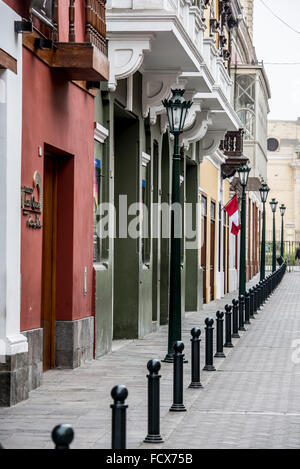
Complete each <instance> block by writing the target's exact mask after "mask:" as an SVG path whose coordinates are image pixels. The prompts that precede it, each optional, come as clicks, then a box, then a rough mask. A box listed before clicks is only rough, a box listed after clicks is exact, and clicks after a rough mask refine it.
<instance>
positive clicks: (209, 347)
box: [203, 318, 216, 371]
mask: <svg viewBox="0 0 300 469" xmlns="http://www.w3.org/2000/svg"><path fill="white" fill-rule="evenodd" d="M213 324H214V320H213V319H212V318H206V319H205V325H206V327H205V367H204V368H203V370H205V371H216V369H215V367H214V357H213V333H214V328H213Z"/></svg>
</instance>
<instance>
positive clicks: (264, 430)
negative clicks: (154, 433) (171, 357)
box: [0, 273, 300, 449]
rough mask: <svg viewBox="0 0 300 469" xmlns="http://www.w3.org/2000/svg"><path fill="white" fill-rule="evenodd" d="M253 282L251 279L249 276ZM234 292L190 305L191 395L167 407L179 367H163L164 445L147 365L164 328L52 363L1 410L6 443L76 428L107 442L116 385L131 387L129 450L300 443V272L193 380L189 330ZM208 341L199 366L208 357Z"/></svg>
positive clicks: (32, 444) (158, 351)
mask: <svg viewBox="0 0 300 469" xmlns="http://www.w3.org/2000/svg"><path fill="white" fill-rule="evenodd" d="M252 283H253V282H252ZM234 297H236V293H232V294H229V295H226V297H225V298H223V299H222V300H217V301H214V302H212V303H210V304H208V305H205V306H204V309H203V311H200V312H196V313H187V314H186V317H185V319H184V321H183V328H182V329H183V334H182V337H183V341H184V343H185V344H186V349H185V353H186V358H187V359H188V361H189V363H188V364H186V365H185V366H184V385H185V392H184V400H185V405H186V407H187V409H188V412H186V413H182V414H175V413H171V412H169V408H170V405H171V403H172V380H173V374H172V372H173V367H172V365H168V364H165V363H162V368H161V374H162V379H161V433H162V435H163V437H164V440H165V443H164V444H160V445H153V446H151V445H146V444H144V443H143V439H144V438H145V436H146V433H147V407H146V406H147V379H146V374H147V369H146V364H147V361H148V360H149V359H152V358H158V359H162V358H164V356H165V354H166V344H167V327H166V326H163V327H161V328H160V329H159V331H157V332H154V333H152V334H150V335H148V336H147V337H145V338H144V339H141V340H130V341H128V340H126V341H117V342H116V344H114V346H113V352H112V353H110V354H108V355H106V356H103V357H101V358H100V359H98V360H96V361H90V362H87V363H85V364H84V365H83V366H82V367H81V368H78V369H75V370H51V371H49V372H47V373H45V374H44V377H43V385H42V386H41V387H40V388H38V389H36V390H34V391H32V392H31V393H30V397H29V399H28V400H27V401H24V402H21V403H20V404H18V405H16V406H14V407H11V408H3V409H0V441H2V443H3V445H4V446H5V447H7V448H52V447H53V444H52V442H51V440H50V433H51V430H52V428H53V427H54V426H55V425H57V424H59V423H69V424H71V425H72V426H73V427H74V429H75V439H74V442H73V444H72V448H86V449H96V448H97V449H98V448H110V444H111V409H110V404H111V397H110V391H111V389H112V387H113V386H114V385H116V384H125V385H126V386H127V387H128V390H129V396H128V400H127V404H128V405H129V408H128V425H127V427H128V431H127V433H128V437H127V442H128V448H151V447H152V448H155V449H160V448H161V449H163V448H170V449H177V448H178V449H181V448H187V449H190V448H300V364H295V363H293V360H292V354H293V352H294V351H295V349H293V348H292V344H293V341H294V340H297V339H299V340H300V273H291V274H287V275H286V276H285V278H284V280H283V282H282V284H281V285H280V287H279V288H278V289H277V290H276V292H275V293H274V294H273V295H272V297H271V298H270V300H269V301H268V303H267V304H266V306H265V307H264V308H263V310H262V311H261V312H260V313H259V314H258V315H257V316H256V319H255V320H252V323H251V325H250V326H247V328H248V330H247V332H245V333H242V334H241V339H239V340H233V343H234V345H235V347H234V348H233V349H230V350H226V351H225V353H226V355H227V357H226V359H216V360H215V366H216V368H217V371H216V372H213V373H212V372H205V371H202V372H201V381H202V384H203V385H204V388H203V389H200V390H193V389H187V386H188V385H189V383H190V366H191V365H190V330H191V329H192V327H195V326H198V327H200V328H201V330H202V338H204V320H205V318H206V317H207V316H212V317H215V313H216V311H217V310H219V309H220V310H222V309H223V310H224V306H225V305H226V304H227V303H230V302H231V301H232V299H233V298H234ZM204 345H205V344H204V340H202V342H201V366H202V367H203V365H204Z"/></svg>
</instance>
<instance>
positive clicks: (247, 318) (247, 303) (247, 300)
mask: <svg viewBox="0 0 300 469" xmlns="http://www.w3.org/2000/svg"><path fill="white" fill-rule="evenodd" d="M245 324H251V322H250V293H249V292H248V291H246V293H245Z"/></svg>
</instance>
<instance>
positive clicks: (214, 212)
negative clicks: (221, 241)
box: [210, 202, 216, 220]
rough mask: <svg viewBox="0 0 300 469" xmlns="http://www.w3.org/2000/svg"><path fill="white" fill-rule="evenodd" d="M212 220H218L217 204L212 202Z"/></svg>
mask: <svg viewBox="0 0 300 469" xmlns="http://www.w3.org/2000/svg"><path fill="white" fill-rule="evenodd" d="M210 218H211V219H212V220H214V219H215V218H216V204H215V203H214V202H211V205H210Z"/></svg>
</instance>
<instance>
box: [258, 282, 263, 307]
mask: <svg viewBox="0 0 300 469" xmlns="http://www.w3.org/2000/svg"><path fill="white" fill-rule="evenodd" d="M262 305H263V301H262V282H261V281H260V282H259V284H258V309H259V310H260V311H261V308H262Z"/></svg>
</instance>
